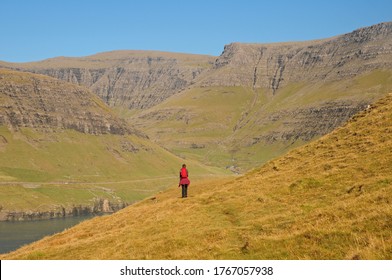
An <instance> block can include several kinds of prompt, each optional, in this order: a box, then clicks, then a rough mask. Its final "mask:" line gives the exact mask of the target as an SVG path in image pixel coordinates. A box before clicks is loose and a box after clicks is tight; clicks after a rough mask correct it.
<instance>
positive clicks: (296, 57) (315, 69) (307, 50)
mask: <svg viewBox="0 0 392 280" xmlns="http://www.w3.org/2000/svg"><path fill="white" fill-rule="evenodd" d="M383 68H388V69H390V68H392V22H388V23H381V24H377V25H374V26H371V27H367V28H361V29H358V30H355V31H354V32H351V33H348V34H345V35H341V36H337V37H334V38H330V39H325V40H319V41H309V42H300V43H277V44H241V43H233V44H230V45H227V46H225V48H224V51H223V53H222V55H221V56H220V57H219V58H218V59H217V60H216V62H215V64H214V69H213V71H212V73H211V74H210V75H209V76H208V78H205V79H204V80H203V82H202V84H203V85H204V86H238V85H246V86H250V87H253V88H268V89H270V90H272V92H274V93H275V92H276V90H277V89H279V88H280V87H282V86H285V85H287V84H289V83H293V82H303V81H336V80H340V79H345V78H352V77H355V76H357V75H360V74H364V73H368V72H370V71H372V70H374V69H383Z"/></svg>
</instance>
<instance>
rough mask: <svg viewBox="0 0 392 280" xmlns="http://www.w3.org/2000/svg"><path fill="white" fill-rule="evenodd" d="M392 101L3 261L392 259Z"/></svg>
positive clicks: (85, 224) (48, 238) (46, 240)
mask: <svg viewBox="0 0 392 280" xmlns="http://www.w3.org/2000/svg"><path fill="white" fill-rule="evenodd" d="M391 112H392V95H391V94H390V95H388V96H387V97H385V98H383V99H381V100H380V101H378V102H377V103H376V104H374V105H373V107H372V109H371V110H368V111H367V112H363V113H361V114H358V115H356V116H355V117H354V118H352V119H351V120H350V122H349V123H348V124H347V125H345V126H344V127H342V128H339V129H337V130H335V131H334V132H332V133H331V134H329V135H327V136H324V137H322V138H320V139H319V140H317V141H314V142H312V143H310V144H308V145H306V146H303V147H301V148H297V149H295V150H292V151H291V152H289V153H288V154H286V155H285V156H283V157H280V158H278V159H276V160H273V161H270V162H268V163H267V164H265V165H264V166H262V167H261V168H258V169H255V170H253V171H251V172H249V173H247V174H246V175H245V176H241V177H238V178H236V179H234V180H226V181H224V180H220V181H219V180H218V181H214V182H209V183H204V184H193V185H192V186H191V188H190V194H191V196H190V197H189V198H188V199H180V198H179V190H178V189H177V188H172V189H169V190H167V191H165V192H162V193H160V194H157V195H156V196H155V197H153V198H151V199H146V200H144V201H142V202H140V203H137V204H135V205H133V206H130V207H128V208H126V209H124V210H122V211H120V212H118V213H116V214H114V215H112V216H107V217H100V218H95V219H93V220H90V221H87V222H84V223H82V224H80V225H78V226H76V227H73V228H71V229H69V230H66V231H64V232H62V233H59V234H57V235H54V236H51V237H47V238H45V239H43V240H41V241H38V242H36V243H33V244H31V245H28V246H25V247H23V248H21V249H19V250H17V251H15V252H12V253H10V254H6V255H1V256H0V257H1V259H391V258H392V207H391V197H392V153H391V149H392V137H391V135H392V134H391V132H392V113H391Z"/></svg>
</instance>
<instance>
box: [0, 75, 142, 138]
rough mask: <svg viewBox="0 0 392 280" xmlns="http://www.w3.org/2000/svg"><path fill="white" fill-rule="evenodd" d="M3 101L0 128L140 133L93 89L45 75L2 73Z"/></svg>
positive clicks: (0, 112) (0, 106) (0, 81)
mask: <svg viewBox="0 0 392 280" xmlns="http://www.w3.org/2000/svg"><path fill="white" fill-rule="evenodd" d="M0 100H1V102H0V125H6V126H8V127H9V128H11V129H13V130H17V129H19V128H21V127H32V128H35V129H39V130H55V129H73V130H76V131H79V132H83V133H89V134H106V133H111V134H128V133H137V132H136V130H133V129H132V128H130V127H129V125H128V124H126V123H125V122H124V121H122V120H120V119H119V118H117V117H116V116H115V115H114V114H112V113H111V112H110V110H108V108H107V106H106V105H105V104H104V103H103V102H102V101H101V100H100V99H99V98H97V97H96V96H95V95H94V94H93V93H91V92H90V91H89V90H87V89H85V88H82V87H79V86H76V85H73V84H70V83H66V82H62V81H60V80H57V79H53V78H50V77H46V76H42V75H36V74H31V73H22V72H16V71H9V70H0Z"/></svg>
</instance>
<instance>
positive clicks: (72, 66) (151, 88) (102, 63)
mask: <svg viewBox="0 0 392 280" xmlns="http://www.w3.org/2000/svg"><path fill="white" fill-rule="evenodd" d="M214 60H215V58H214V57H211V56H205V55H192V54H177V53H165V52H154V51H113V52H107V53H100V54H96V55H92V56H88V57H81V58H67V57H57V58H52V59H48V60H44V61H39V62H32V63H19V64H17V63H0V66H1V65H2V66H3V67H8V68H12V69H16V70H22V71H29V72H34V73H40V74H45V75H48V76H52V77H55V78H58V79H61V80H65V81H68V82H72V83H76V84H79V85H84V86H86V87H88V88H90V89H91V90H92V91H93V92H95V93H96V94H97V95H98V96H99V97H100V98H101V99H102V100H104V101H105V102H106V103H107V104H108V105H110V106H124V107H128V108H131V109H143V108H149V107H151V106H153V105H156V104H158V103H160V102H162V101H163V100H165V99H167V98H168V97H169V96H171V95H173V94H175V93H177V92H179V91H181V90H183V89H185V88H186V87H187V86H189V85H190V84H192V83H193V82H194V81H195V79H196V78H197V77H198V76H199V75H200V73H202V72H203V71H204V70H206V69H208V68H211V67H212V64H213V62H214Z"/></svg>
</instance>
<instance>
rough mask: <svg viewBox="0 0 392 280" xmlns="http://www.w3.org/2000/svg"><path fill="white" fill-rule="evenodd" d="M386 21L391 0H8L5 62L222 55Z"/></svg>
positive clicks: (2, 39)
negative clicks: (140, 53)
mask: <svg viewBox="0 0 392 280" xmlns="http://www.w3.org/2000/svg"><path fill="white" fill-rule="evenodd" d="M386 21H392V1H391V0H356V1H354V0H347V1H345V0H337V1H336V0H325V1H317V0H306V1H299V0H297V1H295V0H293V1H286V0H277V1H275V0H268V1H264V0H259V1H257V0H193V1H188V0H181V1H180V0H161V1H158V0H139V1H136V0H133V1H132V0H128V1H126V0H106V1H104V0H61V1H60V0H0V60H3V61H10V62H25V61H36V60H42V59H45V58H50V57H55V56H86V55H91V54H95V53H98V52H103V51H111V50H120V49H129V50H160V51H170V52H185V53H195V54H210V55H219V54H220V53H221V52H222V50H223V47H224V45H226V44H229V43H231V42H248V43H270V42H286V41H304V40H312V39H321V38H328V37H332V36H335V35H340V34H344V33H348V32H351V31H353V30H355V29H357V28H360V27H365V26H370V25H373V24H377V23H380V22H386Z"/></svg>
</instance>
